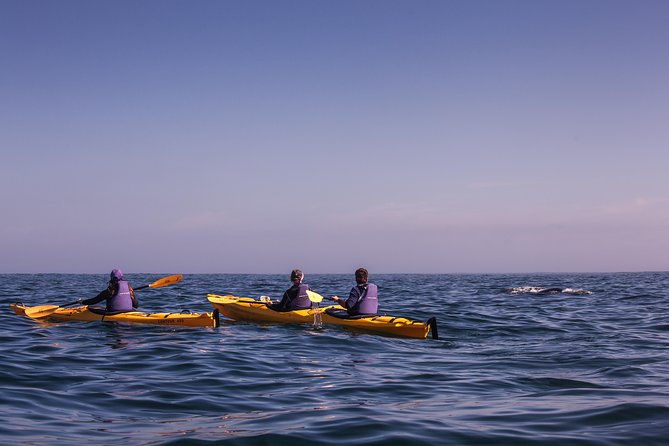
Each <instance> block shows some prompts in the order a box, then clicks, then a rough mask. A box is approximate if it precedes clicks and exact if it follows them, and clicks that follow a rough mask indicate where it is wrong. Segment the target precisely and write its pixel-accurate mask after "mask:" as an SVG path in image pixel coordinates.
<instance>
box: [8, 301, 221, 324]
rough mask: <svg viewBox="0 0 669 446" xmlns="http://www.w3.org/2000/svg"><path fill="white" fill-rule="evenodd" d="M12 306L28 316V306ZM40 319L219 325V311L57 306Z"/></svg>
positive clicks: (17, 304) (17, 312) (18, 313)
mask: <svg viewBox="0 0 669 446" xmlns="http://www.w3.org/2000/svg"><path fill="white" fill-rule="evenodd" d="M9 306H10V308H11V309H12V310H13V311H14V313H16V314H17V315H19V316H26V310H27V309H28V308H30V307H27V306H25V305H23V304H19V303H16V304H10V305H9ZM36 320H38V321H47V322H68V321H79V322H95V321H97V322H124V323H130V324H152V325H175V326H183V327H218V324H219V322H218V321H219V318H218V312H216V311H214V312H212V313H143V312H140V311H129V312H126V313H120V314H114V315H105V314H98V313H94V312H92V311H90V310H89V309H88V307H87V306H79V307H73V308H57V309H55V310H54V311H53V312H52V313H50V314H49V315H47V316H45V317H40V318H37V319H36Z"/></svg>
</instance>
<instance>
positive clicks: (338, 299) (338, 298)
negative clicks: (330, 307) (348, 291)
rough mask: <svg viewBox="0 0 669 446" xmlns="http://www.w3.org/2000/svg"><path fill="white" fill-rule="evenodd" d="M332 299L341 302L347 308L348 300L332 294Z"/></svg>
mask: <svg viewBox="0 0 669 446" xmlns="http://www.w3.org/2000/svg"><path fill="white" fill-rule="evenodd" d="M330 299H332V300H334V301H335V303H337V304H339V305H340V306H342V307H344V308H346V301H345V300H344V299H342V298H340V297H339V296H332V297H331V298H330Z"/></svg>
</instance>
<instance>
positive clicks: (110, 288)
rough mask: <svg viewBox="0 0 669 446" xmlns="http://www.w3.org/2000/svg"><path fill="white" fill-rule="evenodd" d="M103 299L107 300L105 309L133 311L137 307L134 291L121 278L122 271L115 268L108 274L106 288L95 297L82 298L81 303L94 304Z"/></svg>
mask: <svg viewBox="0 0 669 446" xmlns="http://www.w3.org/2000/svg"><path fill="white" fill-rule="evenodd" d="M103 300H106V301H107V308H106V311H114V312H116V311H133V310H134V309H136V308H137V307H139V302H138V301H137V299H136V298H135V292H134V291H133V290H132V287H131V286H130V284H129V283H128V281H127V280H125V279H124V278H123V271H121V270H120V269H117V268H115V269H113V270H112V272H111V273H110V274H109V282H107V289H105V290H104V291H101V292H100V294H98V295H97V296H95V297H91V298H90V299H86V300H82V301H81V303H82V304H83V305H94V304H97V303H98V302H102V301H103Z"/></svg>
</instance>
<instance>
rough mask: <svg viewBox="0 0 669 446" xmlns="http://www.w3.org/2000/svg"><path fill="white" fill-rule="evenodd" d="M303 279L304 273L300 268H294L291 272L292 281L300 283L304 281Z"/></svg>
mask: <svg viewBox="0 0 669 446" xmlns="http://www.w3.org/2000/svg"><path fill="white" fill-rule="evenodd" d="M302 279H304V273H303V272H302V271H300V270H299V269H294V270H293V271H291V273H290V281H291V282H293V283H294V284H296V285H299V284H300V283H302Z"/></svg>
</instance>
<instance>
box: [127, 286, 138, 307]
mask: <svg viewBox="0 0 669 446" xmlns="http://www.w3.org/2000/svg"><path fill="white" fill-rule="evenodd" d="M128 288H129V289H130V299H132V308H138V307H139V301H138V300H137V298H136V297H135V291H134V290H133V289H132V287H131V286H130V285H128Z"/></svg>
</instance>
